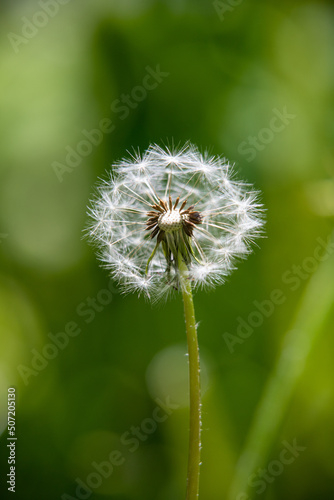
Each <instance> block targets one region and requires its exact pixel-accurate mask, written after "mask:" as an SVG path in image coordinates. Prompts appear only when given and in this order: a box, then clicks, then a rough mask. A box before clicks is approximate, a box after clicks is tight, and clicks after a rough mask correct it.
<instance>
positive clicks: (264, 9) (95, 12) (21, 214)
mask: <svg viewBox="0 0 334 500" xmlns="http://www.w3.org/2000/svg"><path fill="white" fill-rule="evenodd" d="M236 3H238V2H231V1H226V2H224V1H221V2H217V1H215V2H206V1H205V0H196V1H193V2H190V1H189V0H188V1H186V0H160V1H159V0H123V1H122V2H117V1H116V0H111V1H107V0H100V1H99V2H96V3H95V2H88V1H86V0H81V1H80V2H79V1H78V0H71V1H68V2H67V3H66V2H63V3H61V2H60V0H59V2H57V1H56V0H52V1H51V0H50V1H49V2H47V0H44V1H43V0H41V1H40V2H36V1H32V0H31V1H30V0H29V1H28V0H26V1H24V2H23V1H16V2H9V1H6V2H2V4H1V6H0V12H1V17H0V29H1V31H2V37H1V40H0V60H1V73H0V116H1V122H0V123H1V124H0V127H1V128H0V129H1V133H0V149H1V155H2V159H1V166H0V174H1V182H0V259H1V260H0V266H1V267H0V273H1V281H0V297H1V300H0V325H1V337H0V342H1V350H0V353H1V354H0V375H1V377H0V423H1V431H2V432H3V434H2V438H1V440H0V465H1V483H0V491H1V498H7V495H9V494H10V493H9V492H8V491H7V484H6V479H5V477H6V474H7V472H8V464H7V455H8V453H7V449H6V425H7V422H6V419H7V388H8V387H9V386H13V385H14V386H15V387H16V388H17V396H18V407H17V437H18V441H17V493H16V498H17V500H21V499H22V500H23V499H24V500H30V499H34V500H36V499H45V498H48V499H49V500H53V499H60V498H62V495H63V494H64V493H67V494H68V495H71V496H72V497H73V498H79V497H76V487H77V482H76V479H77V478H80V479H81V480H82V481H84V482H85V481H86V478H87V476H89V474H91V473H92V472H94V471H95V469H94V466H93V465H92V463H93V462H96V463H100V462H102V461H105V460H107V459H108V456H109V454H110V453H111V452H112V451H114V450H118V451H119V452H120V454H121V455H122V457H123V458H124V463H122V464H121V465H114V469H113V471H112V473H111V474H109V477H106V478H105V479H103V481H101V485H100V486H99V487H97V488H92V490H93V493H92V495H91V496H89V498H91V499H92V500H93V499H95V498H96V499H97V498H105V499H106V500H107V499H110V500H132V499H133V500H142V499H143V500H151V499H152V500H153V499H154V500H170V499H173V500H178V499H182V498H184V491H185V477H186V461H187V430H188V422H187V418H188V416H187V407H186V400H187V388H186V387H187V377H186V368H187V362H186V357H185V356H183V355H182V352H184V353H185V349H186V348H185V332H184V328H183V311H182V304H181V301H180V300H177V299H176V300H173V301H171V302H169V303H167V304H165V305H162V306H159V307H152V306H151V305H150V304H149V303H146V302H145V301H144V300H142V299H138V298H137V297H136V296H129V297H123V296H121V295H120V294H119V293H118V289H117V285H116V284H114V283H112V282H110V281H109V279H108V276H107V275H106V273H105V272H104V271H103V270H102V269H100V268H99V266H98V263H97V261H96V259H95V256H94V254H93V251H92V249H91V248H89V247H88V245H87V243H86V241H84V240H82V230H83V228H84V226H85V221H86V215H85V211H86V205H87V202H88V199H89V196H90V194H91V192H92V189H93V187H92V186H93V185H94V184H95V182H96V181H97V179H98V178H99V177H103V176H104V175H105V171H106V170H108V168H109V165H110V164H111V163H112V162H114V161H116V160H117V159H119V158H120V157H122V156H123V155H125V154H126V150H131V149H132V147H135V148H136V149H140V150H143V149H144V148H146V147H147V146H148V144H149V143H150V142H158V143H160V144H163V143H166V142H167V143H168V142H169V143H171V142H174V143H175V144H178V143H183V142H184V141H186V140H191V141H192V142H194V143H195V144H197V145H198V146H199V147H200V148H202V149H208V150H209V151H210V152H211V153H214V154H223V155H225V156H226V157H227V158H229V159H230V161H231V162H235V169H236V170H237V171H238V173H239V176H240V177H241V178H244V179H246V180H248V181H250V182H252V183H254V184H255V185H256V187H257V188H258V189H260V190H261V191H262V193H263V196H262V199H263V203H264V204H265V206H266V209H267V226H266V231H267V238H266V239H264V240H262V241H261V242H260V245H259V248H257V249H256V251H255V252H254V254H253V255H252V256H251V257H250V258H249V259H248V260H247V262H242V263H241V264H240V265H239V269H238V270H237V271H235V273H234V274H233V275H232V277H231V278H230V279H229V280H228V281H227V283H226V284H225V285H224V286H223V287H220V288H219V289H217V290H215V291H213V292H210V293H204V292H201V293H198V294H197V295H196V296H195V306H196V313H197V319H198V321H199V322H200V327H199V342H200V346H201V355H202V361H203V366H204V367H205V370H203V372H205V376H204V375H203V377H204V378H205V380H204V381H203V384H204V389H205V390H204V391H203V392H204V395H203V439H202V441H203V465H202V477H201V498H202V499H203V500H216V499H217V498H226V497H227V492H228V490H229V487H230V484H231V480H232V476H233V471H234V469H235V466H236V463H237V460H238V457H239V456H240V453H241V451H242V449H243V445H244V443H245V442H246V439H247V434H248V432H249V429H250V428H251V423H252V419H253V416H254V413H255V411H256V408H257V405H258V402H259V400H260V398H261V395H262V393H263V389H264V387H265V384H266V381H267V380H268V379H269V376H270V373H271V372H272V370H273V367H274V366H275V362H276V359H277V358H278V357H279V355H280V352H281V344H282V340H283V338H284V334H285V332H286V330H287V329H288V328H289V325H290V324H291V323H292V321H293V318H294V317H295V311H296V308H297V307H298V304H299V301H300V299H301V297H302V294H303V291H304V290H305V288H306V287H307V285H308V282H309V280H310V278H311V276H312V274H313V272H314V269H312V270H308V269H310V268H309V261H307V259H308V258H310V257H312V256H313V254H314V251H315V249H316V247H317V246H318V245H319V238H322V240H323V241H327V238H328V237H329V235H330V234H331V232H332V227H333V219H332V216H333V213H334V211H333V192H334V187H333V186H334V162H333V159H334V150H333V143H334V141H333V139H334V127H333V104H334V102H333V84H334V63H333V55H332V47H333V42H334V11H333V7H332V3H331V2H330V1H328V2H325V1H322V2H313V3H312V2H303V1H297V0H293V1H289V2H288V1H283V2H279V3H277V2H274V1H268V2H264V1H255V0H250V1H248V2H246V1H244V2H243V1H241V2H239V4H238V5H234V6H232V4H236ZM42 5H43V6H44V8H42V7H41V6H42ZM46 5H47V6H48V7H46ZM226 6H227V7H226ZM48 9H49V10H48ZM40 12H42V14H40ZM47 12H49V14H48V13H47ZM43 13H44V14H43ZM36 25H37V26H39V27H36ZM18 37H21V38H18ZM147 67H150V68H151V69H153V70H156V69H157V68H160V70H161V71H162V72H165V73H168V76H165V77H164V78H162V81H161V83H159V84H158V85H157V87H156V88H154V89H152V90H147V92H146V93H147V95H146V96H145V98H143V99H141V98H139V97H138V96H139V95H140V94H139V93H138V90H137V91H136V90H135V88H136V87H138V86H141V85H142V83H143V81H144V78H145V75H147V71H148V70H147ZM124 94H125V95H126V94H130V96H132V98H131V105H128V109H127V116H126V118H124V116H123V115H122V114H121V113H120V112H119V111H117V106H118V105H117V102H118V101H117V100H122V99H123V98H124ZM134 95H135V96H137V97H136V98H134V97H133V96H134ZM111 107H113V109H111ZM115 109H116V111H115ZM284 110H286V111H284ZM279 113H281V114H283V115H284V113H285V114H286V113H287V114H288V118H287V117H285V118H283V119H281V121H279V125H282V124H283V125H284V126H283V127H279V128H280V130H278V127H277V124H278V123H277V120H276V121H273V118H274V117H277V116H278V115H279ZM122 118H123V119H122ZM101 120H111V122H112V124H113V126H114V130H113V131H112V132H110V133H105V134H104V135H103V141H102V142H101V143H100V144H96V145H94V144H93V145H91V151H90V152H89V154H84V155H81V156H80V158H79V160H78V158H76V160H75V159H74V160H73V150H77V149H78V148H79V149H80V147H81V146H80V143H81V141H83V140H87V137H86V136H85V133H86V134H87V133H88V132H90V131H92V130H93V129H97V128H99V127H100V124H101ZM275 127H276V128H275ZM84 131H86V132H84ZM249 138H250V139H249ZM254 138H255V141H256V142H255V143H254ZM250 141H251V142H252V144H253V145H251V144H250ZM254 144H255V145H254ZM249 149H251V151H249ZM246 150H248V151H246ZM69 151H71V152H72V160H73V161H74V162H75V163H77V165H76V166H75V167H73V164H74V163H73V164H72V165H70V166H69V164H66V156H67V155H68V154H69ZM254 155H255V156H254ZM253 157H254V158H253ZM55 162H58V163H57V165H59V164H62V165H65V166H67V171H66V172H63V173H62V174H61V176H60V177H61V178H60V177H59V171H58V170H57V167H55ZM56 171H58V176H57V174H56ZM60 180H61V182H60ZM294 266H302V271H296V268H294ZM296 272H302V273H303V277H300V278H299V284H298V286H296V287H295V288H294V289H292V286H291V282H290V284H289V283H288V282H287V279H289V278H290V279H291V276H292V275H294V276H296V275H295V273H296ZM287 273H288V274H287ZM289 273H290V274H289ZM284 276H285V278H284ZM328 280H329V282H334V281H333V276H331V275H330V274H329V275H328ZM319 286H320V285H319ZM275 289H280V290H282V292H283V294H284V297H285V301H284V302H283V303H282V304H280V305H277V306H275V308H274V310H273V312H272V313H271V314H270V315H268V317H265V316H263V317H262V322H260V323H261V324H260V325H259V326H258V327H254V328H252V330H253V331H252V333H251V335H250V336H249V337H248V338H245V339H243V341H242V342H241V343H238V344H235V345H234V347H233V352H231V350H230V349H229V348H228V345H227V343H226V341H225V337H224V333H226V332H229V333H230V334H231V335H236V332H237V326H238V321H239V320H238V318H242V319H243V320H244V321H246V322H247V321H248V318H249V315H250V314H251V313H252V312H253V311H255V310H257V309H256V306H255V305H254V301H258V302H262V301H264V300H268V299H269V298H270V296H271V294H272V292H273V290H275ZM101 290H108V292H106V291H104V292H101ZM319 296H321V294H320V293H319ZM92 299H93V300H95V302H92ZM314 307H317V305H316V303H315V304H314ZM71 322H74V323H75V324H76V325H77V326H76V327H75V328H76V333H77V335H75V336H67V339H68V344H67V345H66V346H63V347H62V348H61V347H54V348H53V351H52V348H51V350H50V349H49V351H47V352H49V355H50V357H52V356H53V358H52V359H49V360H48V361H47V365H46V366H45V367H42V365H43V361H39V363H40V365H39V366H40V370H39V371H38V370H37V371H36V370H35V373H34V374H32V373H30V374H29V376H28V375H26V376H22V366H25V367H29V368H30V369H31V368H32V361H33V358H35V361H34V363H38V361H36V359H37V358H36V352H37V353H39V354H41V353H42V352H44V351H43V349H44V350H45V348H46V347H45V346H46V345H47V344H50V343H51V344H52V343H53V345H55V344H54V342H53V341H52V338H54V337H52V335H56V334H58V333H60V332H64V331H65V330H66V329H67V330H68V331H72V330H71ZM72 327H73V325H72ZM332 332H333V311H332V312H331V314H328V315H327V317H326V321H324V322H323V324H322V326H321V331H319V332H318V335H317V341H316V342H315V343H314V345H313V347H312V351H311V353H310V355H309V357H308V359H307V360H306V361H307V362H306V364H305V368H304V371H303V372H302V375H301V378H300V379H299V381H298V384H297V385H296V389H295V391H294V393H293V397H292V400H291V401H289V403H288V404H287V407H286V410H285V412H284V417H283V418H282V421H281V422H280V425H279V429H278V431H277V435H276V436H275V439H274V440H273V442H272V443H270V456H269V457H268V458H267V459H266V460H267V464H269V463H270V460H274V459H276V458H277V456H279V453H280V452H281V449H282V441H284V440H285V441H288V442H292V441H293V440H294V439H296V440H297V442H298V444H300V445H301V446H305V447H306V449H305V451H303V452H302V453H301V454H300V456H299V457H298V459H296V460H295V462H293V463H292V464H291V465H287V466H286V467H285V468H284V470H283V472H282V473H281V474H279V475H277V477H276V476H275V479H274V481H272V482H268V483H267V484H266V488H265V491H264V492H263V493H262V494H261V495H260V496H261V498H266V499H268V500H272V499H281V498H287V499H290V498H291V499H292V498H293V499H294V500H328V499H330V498H333V494H334V465H333V464H334V454H333V447H332V445H331V442H330V438H329V437H330V436H332V435H333V434H334V418H333V417H334V391H333V379H334V368H333V350H334V340H333V336H332ZM50 334H51V337H50ZM60 337H61V335H60V336H58V338H60ZM62 338H65V337H64V336H63V337H62ZM64 342H65V341H64ZM32 350H33V351H32ZM37 357H38V355H37ZM20 366H21V369H20V370H21V374H20V370H18V367H20ZM25 382H26V383H25ZM157 397H158V398H159V399H160V400H161V401H166V398H167V399H168V397H169V398H170V401H171V402H174V403H175V402H176V403H177V404H178V405H179V407H178V408H177V409H174V410H172V411H170V415H169V414H168V413H166V415H168V418H167V419H166V420H164V421H162V422H156V421H155V420H154V419H153V417H152V415H155V414H157V413H156V412H157V410H156V409H157V403H156V401H155V400H156V398H157ZM162 414H163V410H159V415H160V416H161V415H162ZM148 419H150V420H149V421H148ZM152 419H153V420H152ZM152 421H153V423H154V422H155V423H156V428H154V430H153V431H152V428H153V427H152V425H153V424H152ZM145 425H146V426H147V427H145ZM149 425H151V428H150V430H148V429H149ZM133 426H134V427H136V426H141V427H142V426H144V428H145V429H147V432H146V433H144V434H143V435H142V437H141V438H138V437H137V438H136V439H137V444H138V449H136V450H135V451H133V448H135V447H136V445H135V442H132V446H131V445H130V444H124V442H125V441H126V439H128V438H129V436H130V434H131V433H132V432H133V431H132V429H133ZM124 433H128V434H126V437H124ZM122 436H123V438H122ZM131 450H132V451H131ZM114 458H115V457H114ZM115 461H116V462H117V457H116V458H115ZM253 490H254V488H253ZM253 494H254V491H253ZM8 498H9V496H8ZM65 498H66V497H65ZM69 498H70V497H69ZM244 498H246V497H244ZM238 500H243V497H240V498H239V499H238Z"/></svg>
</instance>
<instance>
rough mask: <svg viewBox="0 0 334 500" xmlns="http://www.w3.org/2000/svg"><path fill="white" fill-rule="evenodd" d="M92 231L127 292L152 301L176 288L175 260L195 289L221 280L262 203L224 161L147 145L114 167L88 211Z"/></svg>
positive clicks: (253, 230)
mask: <svg viewBox="0 0 334 500" xmlns="http://www.w3.org/2000/svg"><path fill="white" fill-rule="evenodd" d="M89 215H90V217H91V222H92V223H91V225H90V227H89V235H90V238H91V240H93V241H94V243H95V244H96V246H97V248H98V251H99V257H100V258H101V260H102V261H103V263H104V264H105V266H106V267H107V268H108V269H110V271H111V275H112V276H113V277H114V278H115V279H116V280H118V281H119V282H120V283H121V286H122V289H123V290H124V291H125V292H138V293H139V294H144V295H145V296H147V297H149V298H151V299H153V300H154V299H157V298H160V297H162V296H165V295H168V294H169V293H170V292H172V291H174V290H178V289H179V283H180V277H179V258H180V257H181V258H182V259H183V261H184V262H185V263H186V265H187V269H188V278H189V280H190V282H191V284H192V288H193V289H196V288H202V287H203V288H206V287H212V286H215V285H218V284H221V283H223V281H224V279H225V277H226V276H227V275H228V274H229V273H230V272H231V270H232V269H233V268H234V266H235V261H236V259H237V258H242V257H244V256H246V255H247V254H248V253H249V251H250V243H251V242H252V241H253V240H254V239H255V238H256V237H258V236H259V235H260V234H261V227H262V223H263V222H262V218H261V205H260V204H259V203H258V201H257V193H256V192H254V191H252V190H251V189H250V187H249V185H247V184H245V183H242V182H239V181H236V180H235V179H234V175H233V171H232V168H231V166H230V165H229V163H228V162H226V161H225V160H224V159H222V158H220V157H214V156H209V155H207V154H205V155H202V154H201V153H200V152H199V151H198V149H197V148H196V147H195V146H193V145H192V144H186V145H185V146H184V147H183V148H181V149H179V150H171V149H169V148H165V149H163V148H161V147H159V146H157V145H153V146H150V147H149V148H148V150H147V151H146V152H145V153H144V154H143V155H142V156H140V155H139V154H138V155H133V156H131V157H130V158H129V159H124V160H122V161H120V162H119V163H117V164H115V165H114V166H113V170H112V173H111V175H110V178H109V179H108V180H107V181H105V182H103V183H102V185H100V186H99V187H98V192H97V196H96V197H95V199H94V200H93V201H92V203H91V207H90V209H89Z"/></svg>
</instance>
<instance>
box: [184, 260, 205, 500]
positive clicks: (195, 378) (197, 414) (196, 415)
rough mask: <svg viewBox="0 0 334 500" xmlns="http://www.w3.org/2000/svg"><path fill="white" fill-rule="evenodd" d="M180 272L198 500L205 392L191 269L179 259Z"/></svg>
mask: <svg viewBox="0 0 334 500" xmlns="http://www.w3.org/2000/svg"><path fill="white" fill-rule="evenodd" d="M178 264H179V271H180V276H181V289H182V297H183V304H184V316H185V321H186V331H187V343H188V362H189V398H190V410H189V413H190V421H189V454H188V476H187V497H186V500H196V499H197V498H198V494H199V472H200V449H201V388H200V366H199V351H198V342H197V332H196V321H195V310H194V302H193V296H192V290H191V283H190V281H189V279H188V268H187V266H186V264H185V262H184V261H183V259H182V256H181V255H179V263H178Z"/></svg>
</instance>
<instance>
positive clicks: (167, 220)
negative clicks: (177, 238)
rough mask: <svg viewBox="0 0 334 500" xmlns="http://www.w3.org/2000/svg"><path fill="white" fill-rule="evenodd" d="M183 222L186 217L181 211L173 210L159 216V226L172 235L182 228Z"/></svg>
mask: <svg viewBox="0 0 334 500" xmlns="http://www.w3.org/2000/svg"><path fill="white" fill-rule="evenodd" d="M183 220H184V216H183V215H182V214H181V213H180V211H179V210H175V209H172V210H167V211H166V212H164V213H162V214H161V215H160V216H159V219H158V225H159V228H160V229H162V231H165V233H172V232H173V231H177V230H179V229H181V228H182V223H183Z"/></svg>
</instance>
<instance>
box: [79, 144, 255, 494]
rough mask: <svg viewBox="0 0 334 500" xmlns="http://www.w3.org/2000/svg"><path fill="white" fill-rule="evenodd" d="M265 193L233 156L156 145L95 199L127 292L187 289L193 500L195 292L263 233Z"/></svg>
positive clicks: (98, 224) (98, 229) (192, 488)
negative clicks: (246, 178)
mask: <svg viewBox="0 0 334 500" xmlns="http://www.w3.org/2000/svg"><path fill="white" fill-rule="evenodd" d="M261 214H262V209H261V205H260V204H259V203H258V201H257V193H256V192H254V191H252V190H251V189H250V186H249V185H247V184H245V183H242V182H238V181H236V180H235V179H234V176H233V171H232V168H231V167H230V165H229V164H228V162H226V161H225V160H224V159H222V158H220V157H214V156H209V155H207V154H205V155H201V154H200V152H199V151H198V149H197V148H196V147H195V146H193V145H192V144H186V145H185V146H184V147H183V148H181V149H179V150H170V149H168V148H165V149H162V148H160V147H159V146H156V145H153V146H150V147H149V148H148V150H147V151H146V152H145V153H144V154H143V156H140V155H139V154H138V155H133V156H131V158H130V159H125V160H122V161H121V162H119V163H117V164H115V165H114V166H113V170H112V173H111V175H110V178H109V179H108V180H107V181H105V182H103V184H102V185H100V186H99V187H98V192H97V195H96V197H95V199H94V200H93V201H92V203H91V207H90V209H89V215H90V218H91V225H90V227H89V230H88V233H89V236H90V238H91V239H92V240H93V241H94V243H95V244H96V246H97V248H98V251H99V256H100V258H101V260H102V261H103V263H104V265H105V266H106V267H107V268H108V269H110V271H111V274H112V276H113V277H114V278H115V279H117V280H118V281H119V282H120V283H121V284H122V288H123V290H124V291H125V292H131V291H132V292H137V293H138V294H143V295H145V296H146V297H148V298H151V299H153V300H156V299H158V298H160V297H167V296H168V295H169V294H170V293H171V292H173V291H174V290H180V291H181V292H182V298H183V302H184V313H185V322H186V332H187V344H188V363H189V401H190V408H189V412H190V422H189V453H188V477H187V496H186V498H187V500H197V499H198V492H199V474H200V463H201V462H200V450H201V439H200V438H201V397H200V365H199V350H198V342H197V333H196V327H197V325H196V320H195V311H194V304H193V299H192V290H193V289H196V288H200V287H213V286H215V285H219V284H221V283H222V282H223V281H224V279H225V277H226V276H227V275H228V274H229V273H230V272H231V270H232V269H233V268H234V266H235V261H236V259H237V258H238V257H239V258H240V257H245V256H246V255H247V254H248V253H249V252H250V244H251V243H252V242H253V240H254V239H255V238H256V237H258V236H259V235H260V234H261V228H262V218H261Z"/></svg>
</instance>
